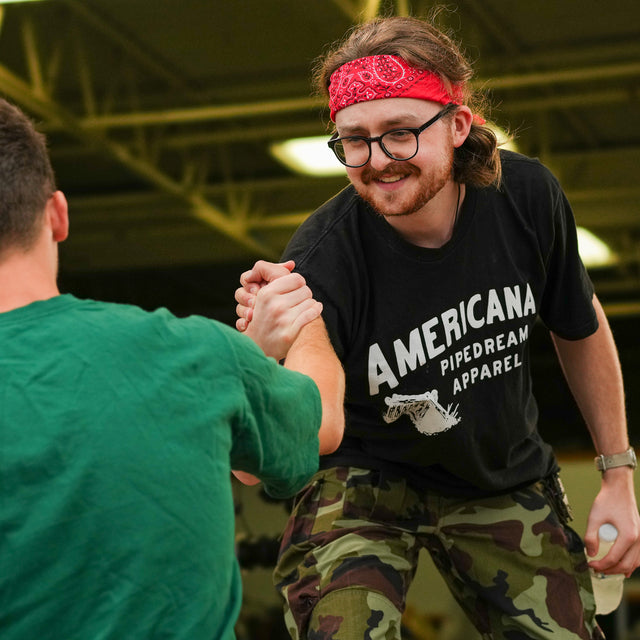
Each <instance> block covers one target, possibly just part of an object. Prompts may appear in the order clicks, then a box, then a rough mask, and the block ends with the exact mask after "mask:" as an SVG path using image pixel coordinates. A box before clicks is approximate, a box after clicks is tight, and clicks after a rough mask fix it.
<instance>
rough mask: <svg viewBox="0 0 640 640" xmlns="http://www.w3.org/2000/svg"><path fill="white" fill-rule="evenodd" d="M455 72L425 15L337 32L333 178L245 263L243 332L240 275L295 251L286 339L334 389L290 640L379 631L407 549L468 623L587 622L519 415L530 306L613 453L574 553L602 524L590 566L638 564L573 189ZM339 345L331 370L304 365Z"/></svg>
mask: <svg viewBox="0 0 640 640" xmlns="http://www.w3.org/2000/svg"><path fill="white" fill-rule="evenodd" d="M471 75H472V71H471V68H470V67H469V65H468V64H467V62H466V61H465V60H464V58H463V57H462V55H461V54H460V52H459V50H458V48H457V47H456V45H455V44H454V43H453V42H452V41H451V40H450V39H449V38H448V37H446V36H445V35H444V34H442V33H441V32H440V31H438V30H437V29H435V28H433V27H432V26H431V25H429V24H428V23H427V22H424V21H421V20H417V19H413V18H388V19H381V20H376V21H374V22H371V23H368V24H365V25H362V26H360V27H358V28H357V29H355V30H354V31H353V32H352V33H351V34H350V35H349V37H348V38H347V39H346V40H345V41H344V42H342V43H340V44H338V45H337V46H336V48H334V49H333V50H332V51H330V52H329V53H328V54H327V55H326V56H325V57H324V58H323V61H322V63H321V65H320V66H319V67H318V72H317V77H316V80H317V83H318V86H319V88H320V89H321V90H322V91H324V92H326V93H327V94H328V96H329V107H330V110H331V119H332V120H333V121H334V122H335V125H336V133H335V134H334V135H333V136H332V138H331V140H330V142H329V145H330V146H331V148H332V149H333V151H334V152H335V154H336V156H337V157H338V159H339V160H340V161H341V162H342V163H343V164H344V165H345V166H346V167H347V174H348V176H349V179H350V181H351V185H350V186H349V187H348V188H347V189H345V190H344V191H342V192H341V193H339V194H338V195H336V196H335V197H334V198H333V199H332V200H330V201H329V202H327V203H326V204H325V205H323V206H322V207H321V208H320V209H318V210H317V211H316V212H315V213H314V214H313V215H312V216H311V217H310V218H309V219H308V220H307V221H306V222H305V223H304V224H303V225H302V226H301V227H300V229H299V230H298V231H297V232H296V233H295V235H294V236H293V238H292V240H291V242H290V243H289V245H288V247H287V249H286V250H285V253H284V258H285V259H286V260H287V261H288V262H285V263H282V264H279V265H276V264H270V263H266V262H258V263H256V265H255V266H254V268H253V269H252V270H251V271H248V272H246V273H244V274H243V275H242V277H241V283H242V285H243V286H242V288H240V289H238V291H237V293H236V300H237V301H238V303H239V307H238V313H239V316H240V319H239V320H238V323H237V326H238V329H240V330H245V329H246V328H247V326H249V323H250V321H251V317H252V305H253V300H254V298H255V294H256V292H257V291H258V290H259V289H260V287H261V286H263V285H264V284H266V283H267V282H270V281H272V280H275V279H277V278H278V277H280V276H281V275H285V274H287V273H289V271H290V270H291V269H292V268H294V264H295V268H296V270H297V271H299V272H300V273H302V274H303V275H304V277H305V279H306V281H307V284H308V285H309V287H310V288H311V290H312V291H313V293H314V296H315V297H316V298H317V299H318V300H320V301H321V302H322V303H323V314H322V319H318V320H316V321H314V322H313V323H311V324H309V325H308V326H307V327H305V328H304V329H303V331H302V332H301V334H300V336H299V337H298V339H297V340H296V342H295V343H294V345H293V347H292V349H291V351H290V352H289V356H288V358H289V357H293V358H296V359H304V360H305V362H306V364H307V366H308V367H311V368H312V369H314V370H317V372H318V373H319V375H316V376H314V378H315V379H316V381H318V379H319V378H320V382H319V385H320V388H321V390H322V391H323V393H324V394H326V395H328V396H329V397H332V396H333V397H335V396H340V395H341V394H342V393H345V409H346V419H347V424H346V428H345V431H344V437H343V438H342V437H341V429H340V428H336V429H332V428H331V419H330V417H329V418H327V416H325V420H323V427H324V428H323V431H321V434H320V440H321V449H320V452H321V455H322V457H321V465H320V466H321V470H320V472H319V473H318V474H317V475H316V476H315V478H314V479H313V481H312V482H311V483H310V485H309V486H308V488H307V489H305V490H304V491H303V492H302V493H301V494H300V495H299V497H298V499H297V501H296V504H295V507H294V511H293V514H292V517H291V519H290V521H289V524H288V527H287V530H286V531H285V535H284V539H283V543H282V548H281V554H280V559H279V562H278V566H277V568H276V572H275V578H276V583H277V586H278V588H279V590H280V591H281V593H282V594H283V596H284V598H285V600H286V608H285V610H286V620H287V626H288V628H289V631H290V633H291V635H292V637H294V638H314V639H325V638H326V639H329V638H333V637H339V638H341V639H343V638H348V639H349V640H352V639H353V640H355V639H358V640H362V639H364V638H399V637H400V618H401V614H402V611H403V609H404V604H405V597H406V592H407V589H408V587H409V585H410V583H411V580H412V578H413V575H414V573H415V569H416V563H417V559H418V552H419V550H420V549H421V548H426V549H428V550H429V552H430V554H431V556H432V558H433V559H434V562H435V564H436V566H437V567H438V569H439V570H440V572H441V573H442V575H443V577H444V579H445V581H446V582H447V585H448V587H449V588H450V590H451V592H452V593H453V595H454V596H455V598H456V599H457V600H458V602H459V603H460V604H461V606H462V608H463V609H464V611H465V613H466V614H467V615H468V616H469V618H470V619H471V621H472V622H473V623H474V625H475V626H476V628H477V629H478V630H479V632H480V633H481V634H482V635H483V637H486V638H489V637H490V638H511V639H514V638H547V637H549V635H553V634H555V637H562V638H576V639H578V638H602V637H603V636H602V633H601V631H600V629H599V627H598V625H597V623H596V620H595V606H594V599H593V593H592V588H591V583H590V577H589V573H588V564H587V562H586V557H585V548H584V545H583V542H582V540H581V539H580V538H579V536H578V535H577V534H576V533H575V532H574V531H573V530H572V529H571V528H570V527H569V526H568V521H569V520H570V513H569V510H568V505H567V504H566V500H565V498H564V493H563V490H562V486H561V484H560V481H559V479H558V476H557V471H558V467H557V463H556V460H555V457H554V455H553V452H552V451H551V448H550V447H549V445H548V444H547V443H545V442H544V441H543V440H542V438H541V437H540V434H539V433H538V430H537V417H538V411H537V406H536V403H535V399H534V397H533V395H532V391H531V379H530V371H529V352H528V349H529V346H528V345H529V337H530V333H531V329H532V327H533V323H534V322H535V321H536V319H537V318H539V319H541V320H542V321H543V322H544V323H545V325H546V326H547V328H548V329H549V330H550V331H551V335H552V338H553V341H554V343H555V346H556V349H557V352H558V356H559V358H560V361H561V364H562V366H563V369H564V372H565V375H566V378H567V380H568V383H569V385H570V387H571V389H572V392H573V394H574V396H575V398H576V401H577V403H578V405H579V407H580V409H581V411H582V414H583V416H584V418H585V421H586V423H587V425H588V427H589V430H590V432H591V434H592V437H593V441H594V445H595V448H596V450H597V452H598V453H599V454H601V455H602V456H604V457H601V458H600V460H601V462H602V461H605V463H606V462H607V461H608V462H609V463H610V464H606V466H605V468H604V470H603V477H602V488H601V490H600V492H599V493H598V495H597V497H596V499H595V502H594V505H593V508H592V510H591V513H590V516H589V521H588V526H587V532H586V535H585V543H586V550H587V551H588V552H589V555H594V554H595V552H596V549H597V546H598V541H597V531H598V529H599V527H600V526H601V525H602V524H604V523H605V522H610V523H612V524H613V525H615V526H616V527H617V529H618V531H619V540H618V543H617V544H616V546H615V547H614V548H613V550H612V551H611V552H610V553H609V554H608V555H607V556H606V558H605V559H603V560H601V561H598V562H594V563H593V564H592V566H593V567H594V568H595V569H596V570H598V571H604V572H606V573H625V574H627V575H629V574H630V573H631V572H632V571H633V570H634V569H635V567H637V566H638V565H639V564H640V542H639V538H638V536H639V532H640V518H639V517H638V511H637V507H636V501H635V495H634V488H633V475H632V474H633V468H635V456H634V455H633V450H632V449H630V448H629V441H628V436H627V428H626V421H625V410H624V399H623V390H622V389H623V387H622V376H621V372H620V365H619V361H618V357H617V353H616V349H615V345H614V342H613V339H612V336H611V331H610V328H609V325H608V323H607V320H606V317H605V316H604V313H603V311H602V307H601V305H600V303H599V302H598V300H597V298H596V296H595V295H594V292H593V287H592V285H591V282H590V280H589V278H588V275H587V273H586V271H585V269H584V266H583V265H582V262H581V261H580V258H579V255H578V250H577V238H576V229H575V222H574V220H573V215H572V212H571V208H570V206H569V203H568V202H567V200H566V198H565V196H564V194H563V192H562V189H561V188H560V186H559V184H558V183H557V181H556V180H555V178H554V177H553V176H552V175H551V174H550V172H549V171H548V170H547V169H545V168H544V167H543V166H542V165H541V164H540V163H539V162H537V161H534V160H531V159H529V158H525V157H524V156H521V155H518V154H514V153H508V152H499V151H498V149H497V143H496V139H495V136H494V135H493V134H492V133H491V131H490V130H489V129H488V127H486V126H485V122H484V120H483V119H482V117H481V116H480V115H479V114H478V113H477V111H478V110H477V109H476V108H475V106H474V102H473V96H472V95H471V91H470V87H469V84H468V81H469V79H470V77H471ZM273 313H274V314H277V313H278V308H277V304H276V305H274V307H273ZM336 356H337V357H338V358H339V360H340V362H341V363H342V365H343V367H344V370H345V376H346V390H345V389H343V388H342V387H341V385H340V384H339V383H336V382H335V381H334V380H333V378H332V376H330V375H326V374H325V375H324V376H323V375H322V372H323V371H324V370H325V367H326V366H327V364H328V363H330V364H332V365H333V363H335V358H336ZM425 595H428V594H425Z"/></svg>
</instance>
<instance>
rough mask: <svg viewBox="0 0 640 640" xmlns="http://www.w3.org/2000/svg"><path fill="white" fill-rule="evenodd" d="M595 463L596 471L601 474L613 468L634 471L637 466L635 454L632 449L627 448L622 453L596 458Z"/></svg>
mask: <svg viewBox="0 0 640 640" xmlns="http://www.w3.org/2000/svg"><path fill="white" fill-rule="evenodd" d="M595 463H596V468H597V469H598V471H600V472H602V473H604V472H605V471H606V470H607V469H612V468H613V467H631V468H632V469H635V468H636V467H637V466H638V462H637V460H636V452H635V451H634V450H633V447H629V448H628V449H627V450H626V451H623V452H622V453H612V454H611V455H608V456H605V455H600V456H596V458H595Z"/></svg>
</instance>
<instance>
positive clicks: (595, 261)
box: [578, 227, 618, 268]
mask: <svg viewBox="0 0 640 640" xmlns="http://www.w3.org/2000/svg"><path fill="white" fill-rule="evenodd" d="M578 251H579V252H580V257H581V258H582V262H584V265H585V267H591V268H597V267H610V266H612V265H614V264H616V263H617V262H618V256H616V254H615V253H614V252H613V251H612V250H611V249H610V248H609V246H608V245H607V244H606V243H605V242H603V241H602V240H601V239H600V238H598V236H596V235H595V234H593V233H591V231H589V230H588V229H585V228H584V227H578Z"/></svg>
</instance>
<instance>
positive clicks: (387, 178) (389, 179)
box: [377, 175, 407, 184]
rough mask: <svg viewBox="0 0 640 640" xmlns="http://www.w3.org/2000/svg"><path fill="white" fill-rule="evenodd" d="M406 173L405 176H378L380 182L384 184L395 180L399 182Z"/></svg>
mask: <svg viewBox="0 0 640 640" xmlns="http://www.w3.org/2000/svg"><path fill="white" fill-rule="evenodd" d="M406 177H407V176H406V175H403V176H398V175H395V176H388V177H384V176H380V177H379V178H377V180H378V182H383V183H384V184H392V183H394V182H398V181H399V180H403V179H404V178H406Z"/></svg>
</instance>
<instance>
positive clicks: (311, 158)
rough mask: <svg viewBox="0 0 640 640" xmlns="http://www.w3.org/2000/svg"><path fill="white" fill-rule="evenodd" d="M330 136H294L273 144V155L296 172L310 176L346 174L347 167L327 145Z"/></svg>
mask: <svg viewBox="0 0 640 640" xmlns="http://www.w3.org/2000/svg"><path fill="white" fill-rule="evenodd" d="M328 140H329V137H328V136H314V137H310V138H294V139H292V140H285V141H284V142H276V143H274V144H272V145H271V153H272V155H273V156H274V157H275V158H276V159H277V160H279V161H280V162H282V164H284V165H286V166H287V167H289V169H291V170H293V171H295V172H296V173H302V174H304V175H308V176H339V175H345V174H346V171H345V168H344V166H343V165H342V164H340V162H339V161H338V159H337V158H336V157H335V155H334V154H333V151H331V149H329V147H328V146H327V141H328Z"/></svg>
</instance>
